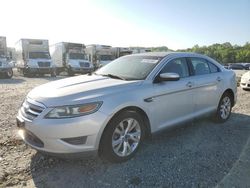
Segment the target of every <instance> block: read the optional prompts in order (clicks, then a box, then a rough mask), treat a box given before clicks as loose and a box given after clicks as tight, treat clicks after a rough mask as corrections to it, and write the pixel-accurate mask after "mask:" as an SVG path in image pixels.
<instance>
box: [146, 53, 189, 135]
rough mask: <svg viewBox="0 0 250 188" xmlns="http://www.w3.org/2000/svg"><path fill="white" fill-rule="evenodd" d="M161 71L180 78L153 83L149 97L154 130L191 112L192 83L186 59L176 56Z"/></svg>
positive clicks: (184, 117) (185, 118)
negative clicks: (152, 90) (174, 74)
mask: <svg viewBox="0 0 250 188" xmlns="http://www.w3.org/2000/svg"><path fill="white" fill-rule="evenodd" d="M161 73H177V74H179V75H180V79H179V80H178V81H164V82H159V83H154V85H153V89H154V96H152V97H151V98H149V99H150V100H151V101H152V105H151V106H150V111H151V114H152V117H153V120H154V123H155V127H154V129H156V131H157V130H160V129H162V128H165V127H167V126H170V125H173V124H176V123H179V122H182V121H184V120H187V119H190V118H192V112H193V92H192V90H191V89H192V88H191V87H192V83H191V78H190V76H189V68H188V65H187V62H186V59H185V58H176V59H173V60H171V61H170V62H167V63H166V65H165V66H164V67H163V69H162V70H161V71H160V73H159V74H161ZM159 74H158V75H159ZM153 131H154V130H153Z"/></svg>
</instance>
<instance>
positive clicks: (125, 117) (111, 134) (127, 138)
mask: <svg viewBox="0 0 250 188" xmlns="http://www.w3.org/2000/svg"><path fill="white" fill-rule="evenodd" d="M129 126H130V128H129ZM131 126H132V127H131ZM122 128H123V129H122ZM131 128H132V129H131ZM144 137H145V127H144V125H143V119H142V117H141V116H140V115H139V114H138V113H136V112H134V111H124V112H122V113H120V114H118V115H116V116H115V117H114V118H113V119H112V120H111V121H110V122H109V124H108V125H107V127H106V128H105V130H104V132H103V136H102V138H101V142H100V150H99V151H100V157H102V158H104V159H106V160H108V161H110V162H124V161H127V160H129V159H131V158H132V157H133V156H134V155H135V153H136V152H137V151H138V149H139V147H140V145H141V143H142V141H143V139H144ZM125 148H126V149H125Z"/></svg>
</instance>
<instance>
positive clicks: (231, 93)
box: [222, 88, 236, 106]
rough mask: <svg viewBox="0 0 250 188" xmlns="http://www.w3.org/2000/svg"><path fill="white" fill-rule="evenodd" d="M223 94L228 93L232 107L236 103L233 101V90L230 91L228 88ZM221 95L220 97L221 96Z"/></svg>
mask: <svg viewBox="0 0 250 188" xmlns="http://www.w3.org/2000/svg"><path fill="white" fill-rule="evenodd" d="M225 93H228V94H229V95H230V96H231V99H232V101H233V106H234V105H235V102H236V101H235V95H234V92H233V90H232V89H230V88H228V89H226V90H225V91H224V92H223V95H224V94H225ZM223 95H222V96H223Z"/></svg>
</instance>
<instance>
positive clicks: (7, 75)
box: [5, 69, 13, 78]
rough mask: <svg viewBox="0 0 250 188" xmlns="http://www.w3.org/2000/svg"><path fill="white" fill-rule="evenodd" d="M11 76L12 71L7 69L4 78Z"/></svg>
mask: <svg viewBox="0 0 250 188" xmlns="http://www.w3.org/2000/svg"><path fill="white" fill-rule="evenodd" d="M12 76H13V70H12V69H9V70H8V71H7V72H6V73H5V77H6V78H12Z"/></svg>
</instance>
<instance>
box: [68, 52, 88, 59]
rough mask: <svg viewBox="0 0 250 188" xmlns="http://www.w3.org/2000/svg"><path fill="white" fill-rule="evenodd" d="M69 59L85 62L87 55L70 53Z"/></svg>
mask: <svg viewBox="0 0 250 188" xmlns="http://www.w3.org/2000/svg"><path fill="white" fill-rule="evenodd" d="M69 59H85V60H87V59H88V58H87V55H85V54H82V53H70V54H69Z"/></svg>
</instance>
